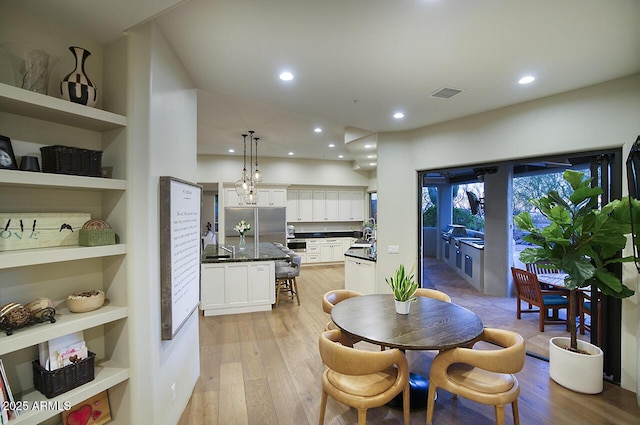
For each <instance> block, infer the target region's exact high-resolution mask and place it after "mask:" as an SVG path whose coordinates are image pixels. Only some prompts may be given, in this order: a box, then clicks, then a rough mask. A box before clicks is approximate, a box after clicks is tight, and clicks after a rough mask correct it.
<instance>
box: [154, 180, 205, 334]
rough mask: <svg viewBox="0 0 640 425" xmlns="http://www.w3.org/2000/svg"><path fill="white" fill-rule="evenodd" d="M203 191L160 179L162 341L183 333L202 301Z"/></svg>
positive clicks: (184, 183) (187, 184) (185, 183)
mask: <svg viewBox="0 0 640 425" xmlns="http://www.w3.org/2000/svg"><path fill="white" fill-rule="evenodd" d="M201 207H202V187H201V186H198V185H197V184H194V183H189V182H187V181H184V180H180V179H177V178H175V177H164V176H163V177H160V286H161V293H160V302H161V308H160V313H161V321H162V332H161V333H162V339H163V340H168V339H173V337H174V336H175V335H176V334H177V333H178V331H180V328H181V327H182V325H183V324H184V323H185V321H186V320H187V319H188V318H189V316H190V315H191V313H193V311H194V310H196V309H197V308H198V302H199V301H200V246H201V242H200V211H201Z"/></svg>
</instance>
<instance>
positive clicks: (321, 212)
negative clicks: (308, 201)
mask: <svg viewBox="0 0 640 425" xmlns="http://www.w3.org/2000/svg"><path fill="white" fill-rule="evenodd" d="M338 220H339V218H338V191H337V190H314V191H313V221H338Z"/></svg>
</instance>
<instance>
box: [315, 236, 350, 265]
mask: <svg viewBox="0 0 640 425" xmlns="http://www.w3.org/2000/svg"><path fill="white" fill-rule="evenodd" d="M342 239H343V238H334V239H322V241H321V242H320V261H321V262H323V263H328V262H337V261H343V260H344V252H345V251H344V249H343V246H344V243H343V241H342Z"/></svg>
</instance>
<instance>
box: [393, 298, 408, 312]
mask: <svg viewBox="0 0 640 425" xmlns="http://www.w3.org/2000/svg"><path fill="white" fill-rule="evenodd" d="M394 301H395V302H396V313H398V314H409V310H411V301H398V300H394Z"/></svg>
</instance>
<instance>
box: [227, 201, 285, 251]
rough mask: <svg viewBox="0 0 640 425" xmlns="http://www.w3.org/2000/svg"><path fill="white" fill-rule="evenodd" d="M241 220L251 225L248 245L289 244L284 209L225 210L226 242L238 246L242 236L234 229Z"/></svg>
mask: <svg viewBox="0 0 640 425" xmlns="http://www.w3.org/2000/svg"><path fill="white" fill-rule="evenodd" d="M241 220H245V221H246V222H247V223H249V224H250V225H251V230H249V231H248V232H247V233H246V234H245V239H246V240H247V244H253V243H255V242H256V240H257V242H279V243H281V244H283V245H285V244H286V243H287V215H286V209H285V208H284V207H227V208H225V209H224V240H225V243H226V244H233V245H237V244H238V242H239V241H240V235H239V234H238V232H237V231H236V230H234V227H235V226H236V224H238V223H239V222H240V221H241Z"/></svg>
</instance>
